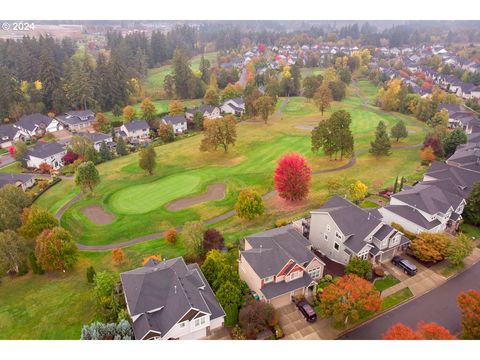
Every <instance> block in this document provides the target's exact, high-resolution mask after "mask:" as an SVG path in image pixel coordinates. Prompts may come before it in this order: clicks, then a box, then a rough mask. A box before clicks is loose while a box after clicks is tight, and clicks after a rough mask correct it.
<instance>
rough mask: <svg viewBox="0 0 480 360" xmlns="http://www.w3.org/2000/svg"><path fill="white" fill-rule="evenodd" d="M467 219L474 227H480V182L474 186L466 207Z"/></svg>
mask: <svg viewBox="0 0 480 360" xmlns="http://www.w3.org/2000/svg"><path fill="white" fill-rule="evenodd" d="M464 214H465V219H466V220H467V222H468V223H470V224H473V225H477V226H478V225H480V182H476V183H475V184H474V185H473V188H472V192H471V193H470V195H469V196H468V199H467V205H466V206H465V211H464Z"/></svg>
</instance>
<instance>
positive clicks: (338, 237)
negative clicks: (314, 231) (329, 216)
mask: <svg viewBox="0 0 480 360" xmlns="http://www.w3.org/2000/svg"><path fill="white" fill-rule="evenodd" d="M335 237H336V238H337V239H339V240H342V235H340V233H339V232H338V231H335Z"/></svg>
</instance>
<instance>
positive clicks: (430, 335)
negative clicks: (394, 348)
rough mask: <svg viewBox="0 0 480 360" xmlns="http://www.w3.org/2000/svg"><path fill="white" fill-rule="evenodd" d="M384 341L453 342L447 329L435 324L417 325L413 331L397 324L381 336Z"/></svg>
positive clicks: (453, 338) (422, 323)
mask: <svg viewBox="0 0 480 360" xmlns="http://www.w3.org/2000/svg"><path fill="white" fill-rule="evenodd" d="M383 339H384V340H455V339H456V338H455V336H453V335H452V334H451V333H450V331H449V330H448V329H445V328H444V327H443V326H440V325H438V324H437V323H434V322H431V323H424V322H419V323H418V324H417V330H416V331H414V330H413V329H411V328H410V327H408V326H406V325H404V324H402V323H397V324H395V325H393V326H392V327H390V329H388V331H387V333H386V334H385V335H383Z"/></svg>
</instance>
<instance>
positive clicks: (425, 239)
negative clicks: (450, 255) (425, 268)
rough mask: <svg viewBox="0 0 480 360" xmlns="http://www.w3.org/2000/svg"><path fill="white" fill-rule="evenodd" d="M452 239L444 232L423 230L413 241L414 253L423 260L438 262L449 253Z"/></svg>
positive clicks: (411, 246)
mask: <svg viewBox="0 0 480 360" xmlns="http://www.w3.org/2000/svg"><path fill="white" fill-rule="evenodd" d="M449 244H450V239H449V238H448V236H447V235H445V234H442V233H427V232H422V233H420V234H418V235H417V237H416V238H415V239H414V240H413V241H412V242H411V245H410V248H411V249H412V252H413V255H415V257H417V258H419V259H420V260H422V261H428V262H437V261H440V260H443V259H444V258H445V256H446V255H447V249H448V245H449Z"/></svg>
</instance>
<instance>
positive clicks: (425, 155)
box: [420, 146, 437, 163]
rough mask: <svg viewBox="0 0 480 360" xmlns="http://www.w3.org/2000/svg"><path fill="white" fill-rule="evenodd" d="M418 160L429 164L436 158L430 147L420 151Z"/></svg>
mask: <svg viewBox="0 0 480 360" xmlns="http://www.w3.org/2000/svg"><path fill="white" fill-rule="evenodd" d="M420 158H421V159H422V161H425V162H429V163H430V162H432V161H433V160H435V159H436V158H437V157H436V156H435V153H434V152H433V149H432V147H431V146H427V147H425V148H423V150H421V151H420Z"/></svg>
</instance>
